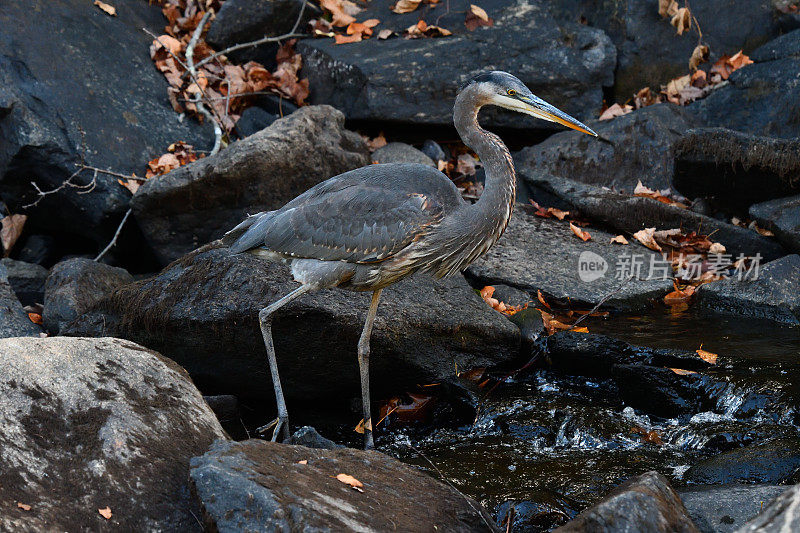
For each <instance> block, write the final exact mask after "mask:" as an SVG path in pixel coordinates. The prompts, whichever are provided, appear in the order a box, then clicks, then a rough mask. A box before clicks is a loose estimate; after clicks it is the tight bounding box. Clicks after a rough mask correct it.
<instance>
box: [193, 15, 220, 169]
mask: <svg viewBox="0 0 800 533" xmlns="http://www.w3.org/2000/svg"><path fill="white" fill-rule="evenodd" d="M212 14H213V11H211V10H208V11H206V13H205V15H203V18H202V19H201V20H200V24H198V25H197V28H195V30H194V33H193V34H192V39H191V40H190V41H189V45H188V46H187V47H186V64H187V66H188V70H189V74H190V75H191V76H192V80H194V82H195V83H194V84H195V85H196V86H197V89H198V90H199V91H200V93H199V94H198V93H195V99H194V102H193V103H194V105H195V106H197V110H198V111H199V112H200V113H201V114H202V115H203V116H205V117H206V118H207V119H208V121H209V122H211V124H213V126H214V148H212V149H211V155H214V154H216V153H217V152H219V149H220V146H222V128H221V127H220V123H219V121H217V120H214V117H213V116H212V115H211V113H209V112H208V110H207V109H206V106H205V104H204V103H203V102H202V96H204V93H203V89H202V88H201V87H200V85H199V84H198V83H197V67H195V64H194V47H195V46H196V45H197V41H199V40H200V35H202V33H203V28H205V26H206V23H207V22H208V19H209V18H210V17H211V15H212ZM212 107H213V106H212Z"/></svg>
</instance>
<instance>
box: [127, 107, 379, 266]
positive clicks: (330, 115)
mask: <svg viewBox="0 0 800 533" xmlns="http://www.w3.org/2000/svg"><path fill="white" fill-rule="evenodd" d="M367 164H369V155H368V152H367V148H366V145H364V142H363V141H362V140H361V137H359V135H358V134H356V133H354V132H351V131H348V130H346V129H344V115H342V113H341V112H339V111H337V110H335V109H333V108H331V107H328V106H309V107H304V108H301V109H300V110H298V111H296V112H294V113H292V114H291V115H289V116H288V117H286V118H283V119H281V120H277V121H275V122H274V123H273V124H272V125H271V126H270V127H268V128H266V129H263V130H261V131H260V132H258V133H256V134H254V135H251V136H250V137H247V138H246V139H242V140H241V141H239V142H236V143H234V144H232V145H231V146H229V147H228V148H226V149H225V150H223V151H222V152H220V153H218V154H216V155H215V156H211V157H206V158H204V159H200V160H198V161H195V162H194V163H191V164H189V165H186V166H183V167H180V168H177V169H175V170H173V171H172V172H170V173H169V174H167V175H165V176H161V177H159V178H157V179H152V180H148V181H147V182H145V184H144V185H142V186H141V188H139V190H138V191H137V193H136V195H135V196H134V197H133V200H132V202H131V205H132V207H133V212H134V215H135V216H136V221H137V222H138V223H139V227H141V229H142V232H143V233H144V236H145V238H146V239H147V242H148V243H149V244H150V246H151V247H152V248H153V250H154V251H155V253H156V256H157V257H158V258H159V259H160V260H161V261H162V262H163V263H168V262H170V261H174V260H175V259H177V258H179V257H180V256H182V255H183V254H185V253H187V252H189V251H191V250H193V249H194V248H196V247H197V246H200V245H203V244H205V243H207V242H210V241H212V240H213V239H216V238H218V237H220V236H221V235H222V234H224V233H225V232H226V231H228V230H229V229H231V228H232V227H234V226H235V225H236V224H238V223H239V222H241V221H242V219H244V217H245V216H246V215H247V214H248V213H250V214H252V213H255V212H257V211H263V210H270V209H277V208H278V207H281V206H282V205H283V204H285V203H286V202H288V201H289V200H291V199H293V198H294V197H295V196H297V195H299V194H301V193H302V192H305V191H306V190H307V189H309V188H310V187H312V186H314V185H316V184H317V183H319V182H321V181H323V180H325V179H327V178H330V177H332V176H335V175H337V174H340V173H342V172H345V171H347V170H352V169H354V168H358V167H361V166H364V165H367Z"/></svg>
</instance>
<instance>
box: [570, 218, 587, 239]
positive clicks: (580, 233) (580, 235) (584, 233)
mask: <svg viewBox="0 0 800 533" xmlns="http://www.w3.org/2000/svg"><path fill="white" fill-rule="evenodd" d="M569 229H571V230H572V233H574V234H575V236H576V237H578V238H579V239H580V240H582V241H584V242H586V241H588V240H590V239H591V238H592V236H591V235H589V232H588V231H584V230H582V229H581V228H579V227H578V226H576V225H575V224H573V223H572V222H570V223H569Z"/></svg>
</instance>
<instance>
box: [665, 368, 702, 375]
mask: <svg viewBox="0 0 800 533" xmlns="http://www.w3.org/2000/svg"><path fill="white" fill-rule="evenodd" d="M670 370H672V371H673V372H675V373H676V374H678V375H679V376H689V375H691V374H697V372H695V371H694V370H684V369H682V368H670Z"/></svg>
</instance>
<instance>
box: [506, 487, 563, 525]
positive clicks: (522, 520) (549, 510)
mask: <svg viewBox="0 0 800 533" xmlns="http://www.w3.org/2000/svg"><path fill="white" fill-rule="evenodd" d="M536 496H537V498H536V499H535V500H524V501H514V500H511V501H506V502H503V503H502V504H500V505H498V506H497V509H496V510H495V516H497V525H498V526H500V528H501V529H505V528H506V527H507V526H508V515H509V513H513V515H512V516H513V520H512V521H511V527H510V531H530V532H533V531H549V530H551V529H553V528H555V527H557V526H560V525H563V524H565V523H567V522H569V521H570V520H571V519H572V518H574V517H575V515H576V514H578V512H577V510H575V508H574V507H575V503H574V502H571V501H570V500H569V498H567V497H565V496H562V495H560V494H557V493H554V492H551V491H549V490H540V491H538V494H536ZM512 508H513V511H512Z"/></svg>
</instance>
